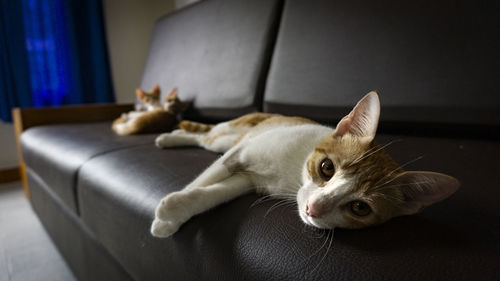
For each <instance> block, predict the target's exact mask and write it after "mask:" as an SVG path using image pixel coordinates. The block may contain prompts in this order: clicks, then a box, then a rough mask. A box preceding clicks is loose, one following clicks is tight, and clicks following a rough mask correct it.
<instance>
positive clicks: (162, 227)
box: [151, 218, 180, 238]
mask: <svg viewBox="0 0 500 281" xmlns="http://www.w3.org/2000/svg"><path fill="white" fill-rule="evenodd" d="M179 227H180V224H178V223H174V222H171V221H163V220H160V219H157V218H156V219H155V220H154V221H153V223H152V224H151V235H153V236H155V237H158V238H166V237H169V236H171V235H172V234H174V233H175V232H177V230H178V229H179Z"/></svg>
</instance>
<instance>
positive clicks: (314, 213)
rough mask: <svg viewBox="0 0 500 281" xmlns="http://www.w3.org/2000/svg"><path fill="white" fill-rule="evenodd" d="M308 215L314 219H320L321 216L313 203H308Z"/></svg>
mask: <svg viewBox="0 0 500 281" xmlns="http://www.w3.org/2000/svg"><path fill="white" fill-rule="evenodd" d="M306 214H307V215H308V216H310V217H312V218H318V217H320V216H321V213H320V211H319V209H318V208H316V207H315V205H314V204H311V203H307V205H306Z"/></svg>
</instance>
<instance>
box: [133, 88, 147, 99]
mask: <svg viewBox="0 0 500 281" xmlns="http://www.w3.org/2000/svg"><path fill="white" fill-rule="evenodd" d="M135 93H136V94H137V97H138V98H139V99H140V100H142V99H143V98H144V96H145V94H144V91H143V90H141V89H135Z"/></svg>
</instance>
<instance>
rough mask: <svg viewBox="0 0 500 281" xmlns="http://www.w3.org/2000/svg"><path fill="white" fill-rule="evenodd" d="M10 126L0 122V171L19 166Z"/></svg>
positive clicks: (12, 128)
mask: <svg viewBox="0 0 500 281" xmlns="http://www.w3.org/2000/svg"><path fill="white" fill-rule="evenodd" d="M16 149H17V148H16V139H15V136H14V127H13V126H12V124H7V123H3V122H2V121H0V170H2V169H8V168H13V167H17V166H19V162H18V161H17V150H16Z"/></svg>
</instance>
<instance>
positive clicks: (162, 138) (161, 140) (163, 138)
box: [155, 133, 168, 148]
mask: <svg viewBox="0 0 500 281" xmlns="http://www.w3.org/2000/svg"><path fill="white" fill-rule="evenodd" d="M167 139H168V133H166V134H161V135H159V136H157V137H156V139H155V145H156V147H158V148H165V147H168V145H167V143H168V141H167Z"/></svg>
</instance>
